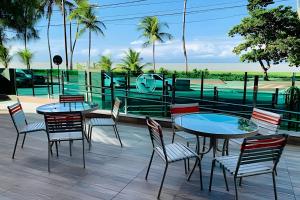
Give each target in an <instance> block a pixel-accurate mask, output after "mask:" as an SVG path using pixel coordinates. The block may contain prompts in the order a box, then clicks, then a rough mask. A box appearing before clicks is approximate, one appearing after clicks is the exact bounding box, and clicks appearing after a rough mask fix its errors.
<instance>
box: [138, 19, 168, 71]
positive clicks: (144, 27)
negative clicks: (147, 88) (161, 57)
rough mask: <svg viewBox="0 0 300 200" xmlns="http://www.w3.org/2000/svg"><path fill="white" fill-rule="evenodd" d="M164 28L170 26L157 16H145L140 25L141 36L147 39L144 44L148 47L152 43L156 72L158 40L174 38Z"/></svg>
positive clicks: (163, 40) (161, 41)
mask: <svg viewBox="0 0 300 200" xmlns="http://www.w3.org/2000/svg"><path fill="white" fill-rule="evenodd" d="M163 28H169V26H168V24H167V23H163V22H160V21H159V20H158V18H157V17H156V16H153V17H144V18H143V19H142V21H141V22H140V24H139V26H138V30H139V31H142V35H141V37H144V38H145V39H146V40H147V41H146V42H145V43H144V44H143V46H144V47H147V46H149V45H151V44H152V52H153V69H154V72H155V44H156V42H160V43H164V42H165V39H167V40H171V39H172V38H173V36H172V35H171V34H170V33H166V32H163Z"/></svg>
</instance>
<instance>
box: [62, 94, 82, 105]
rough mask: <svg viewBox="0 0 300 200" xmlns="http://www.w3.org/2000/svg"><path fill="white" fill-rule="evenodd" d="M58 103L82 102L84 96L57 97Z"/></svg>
mask: <svg viewBox="0 0 300 200" xmlns="http://www.w3.org/2000/svg"><path fill="white" fill-rule="evenodd" d="M59 102H60V103H73V102H84V95H59Z"/></svg>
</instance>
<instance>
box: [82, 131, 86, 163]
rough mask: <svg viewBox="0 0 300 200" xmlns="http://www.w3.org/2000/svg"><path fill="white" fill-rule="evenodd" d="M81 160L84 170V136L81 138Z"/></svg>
mask: <svg viewBox="0 0 300 200" xmlns="http://www.w3.org/2000/svg"><path fill="white" fill-rule="evenodd" d="M82 160H83V168H85V155H84V136H82Z"/></svg>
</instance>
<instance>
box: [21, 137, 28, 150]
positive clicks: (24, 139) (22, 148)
mask: <svg viewBox="0 0 300 200" xmlns="http://www.w3.org/2000/svg"><path fill="white" fill-rule="evenodd" d="M26 135H27V134H26V133H24V137H23V141H22V146H21V148H22V149H23V146H24V142H25V139H26Z"/></svg>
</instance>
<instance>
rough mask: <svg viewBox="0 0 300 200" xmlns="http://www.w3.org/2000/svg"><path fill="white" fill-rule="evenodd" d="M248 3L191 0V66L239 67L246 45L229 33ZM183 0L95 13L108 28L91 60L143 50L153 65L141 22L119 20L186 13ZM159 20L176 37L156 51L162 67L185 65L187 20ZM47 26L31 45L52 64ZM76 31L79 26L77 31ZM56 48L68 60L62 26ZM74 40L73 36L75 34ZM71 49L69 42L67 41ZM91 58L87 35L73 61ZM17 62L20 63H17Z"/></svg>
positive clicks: (95, 41) (38, 58)
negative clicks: (237, 51)
mask: <svg viewBox="0 0 300 200" xmlns="http://www.w3.org/2000/svg"><path fill="white" fill-rule="evenodd" d="M128 1H132V0H103V1H95V0H91V3H95V4H99V5H107V4H112V3H121V2H128ZM277 2H278V3H277V5H278V4H284V5H290V6H293V7H294V8H295V7H296V0H286V1H282V0H277ZM246 4H247V1H246V0H215V1H209V0H188V11H192V12H194V13H193V14H189V15H187V27H186V41H187V49H188V56H189V61H190V62H193V63H219V62H225V63H232V62H239V58H238V57H237V56H236V55H234V54H233V53H232V48H233V47H234V46H235V45H236V44H238V43H239V41H240V40H241V39H240V38H239V37H235V38H229V37H228V36H227V33H228V31H229V30H230V28H231V27H232V26H234V25H235V24H238V23H239V22H240V20H241V19H242V18H243V17H244V16H246V15H247V10H246V6H245V5H246ZM182 7H183V0H145V1H144V2H138V3H132V4H127V5H124V6H106V7H105V6H104V7H102V8H101V7H100V8H97V9H95V10H96V13H97V16H99V19H100V20H103V21H104V23H105V24H106V27H107V29H106V30H104V32H105V36H104V37H102V36H97V35H95V34H93V35H92V58H91V59H92V61H93V62H96V61H98V60H99V57H100V56H101V55H110V56H111V57H112V59H113V60H114V61H115V62H119V60H120V58H121V57H122V56H123V55H124V52H125V51H126V50H127V49H128V48H133V49H136V50H137V51H140V52H141V54H142V56H143V58H144V61H145V62H151V57H152V51H151V48H142V45H141V44H142V42H143V40H142V38H140V37H139V35H140V33H139V32H138V31H137V24H138V22H139V20H140V19H134V20H120V19H122V18H131V17H141V16H146V15H155V14H165V13H178V12H182ZM159 19H160V20H161V21H163V22H166V23H168V24H169V29H165V31H167V32H169V33H171V34H172V35H173V36H174V39H173V40H172V41H168V42H167V43H165V44H160V45H158V47H157V54H156V55H157V62H158V63H183V62H184V58H183V54H182V44H181V32H182V29H181V28H182V24H181V21H182V15H181V14H179V15H176V14H175V15H171V16H160V17H159ZM51 23H52V24H62V16H61V13H60V12H59V11H58V8H55V11H54V14H53V17H52V22H51ZM46 24H47V21H46V20H45V19H42V20H41V21H40V22H39V23H38V30H39V33H40V39H39V40H35V41H31V42H30V43H29V48H30V49H31V50H32V51H33V52H34V53H35V57H34V62H36V63H42V65H47V62H48V50H47V39H46V26H45V25H46ZM73 30H75V26H73ZM50 34H51V44H52V52H53V54H59V55H62V56H64V42H63V41H64V40H63V27H62V26H53V27H51V33H50ZM73 37H74V34H73ZM68 45H69V42H68ZM9 46H11V48H12V52H16V51H17V50H18V49H22V48H23V43H22V42H19V41H11V42H9ZM87 55H88V35H87V34H84V35H83V36H82V37H81V38H79V40H78V43H77V46H76V49H75V54H74V62H75V63H76V62H80V63H85V62H86V61H87ZM14 61H15V62H17V61H18V59H17V58H15V59H14Z"/></svg>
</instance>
